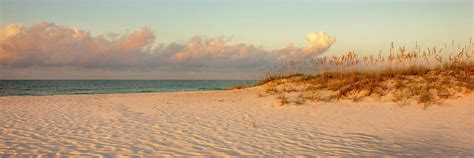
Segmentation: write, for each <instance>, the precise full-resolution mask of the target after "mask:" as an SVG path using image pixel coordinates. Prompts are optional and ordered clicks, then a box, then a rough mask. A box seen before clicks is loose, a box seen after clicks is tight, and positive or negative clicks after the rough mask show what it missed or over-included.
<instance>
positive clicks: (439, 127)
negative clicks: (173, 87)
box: [0, 88, 474, 157]
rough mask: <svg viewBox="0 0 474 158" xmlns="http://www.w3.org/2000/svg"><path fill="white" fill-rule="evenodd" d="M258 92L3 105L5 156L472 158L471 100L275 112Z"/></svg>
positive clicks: (5, 100)
mask: <svg viewBox="0 0 474 158" xmlns="http://www.w3.org/2000/svg"><path fill="white" fill-rule="evenodd" d="M260 91H263V90H262V89H259V88H251V89H244V90H229V91H212V92H178V93H142V94H138V93H137V94H101V95H62V96H9V97H0V154H4V155H9V154H19V155H23V154H26V155H46V156H52V155H82V156H134V155H145V156H154V155H159V156H166V155H218V156H219V155H222V156H223V155H231V156H252V155H263V156H275V155H281V156H297V155H302V156H305V155H372V156H373V155H379V156H381V155H392V156H411V155H416V156H436V157H438V156H451V155H464V156H474V132H473V131H474V130H473V128H474V106H473V103H474V96H473V95H472V94H471V95H468V96H465V97H462V98H458V99H456V100H448V101H446V102H444V103H443V104H442V105H433V106H431V107H429V108H428V109H426V110H424V109H423V108H422V106H421V105H420V106H415V105H411V106H408V107H398V106H397V105H396V104H395V103H390V102H368V101H363V102H358V103H353V102H350V101H338V102H330V103H317V104H316V103H309V102H307V103H305V105H301V106H282V107H280V106H273V105H276V104H278V103H277V102H278V101H277V99H275V97H276V96H269V97H257V93H259V92H260Z"/></svg>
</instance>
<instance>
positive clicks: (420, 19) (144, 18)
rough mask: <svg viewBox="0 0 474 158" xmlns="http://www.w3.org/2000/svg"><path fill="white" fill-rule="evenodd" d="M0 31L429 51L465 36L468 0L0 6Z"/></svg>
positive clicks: (103, 1)
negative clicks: (416, 45)
mask: <svg viewBox="0 0 474 158" xmlns="http://www.w3.org/2000/svg"><path fill="white" fill-rule="evenodd" d="M1 2H2V3H1V5H2V7H1V8H2V16H1V23H0V25H2V26H4V25H6V24H9V23H20V24H24V25H32V24H35V23H38V22H41V21H47V22H54V23H56V24H60V25H66V26H78V27H79V28H82V29H85V30H87V31H90V32H91V33H93V34H103V33H108V32H118V33H122V32H127V31H131V30H134V29H136V28H139V27H141V26H149V27H150V28H151V29H152V30H153V32H154V33H155V34H156V36H157V41H158V42H170V41H186V40H188V39H189V38H191V37H193V36H195V35H204V36H218V35H225V36H231V37H232V38H233V41H234V42H243V43H252V44H257V45H263V46H264V48H268V49H274V48H279V47H281V46H284V45H286V43H288V42H290V41H292V42H294V43H295V44H298V45H304V43H305V40H304V36H305V35H306V34H307V33H308V32H319V31H323V32H327V33H329V34H332V35H334V36H336V37H337V43H336V45H335V46H334V47H333V49H336V50H341V51H344V50H348V49H360V50H361V51H365V50H378V49H380V48H379V47H382V46H384V47H385V46H386V45H388V43H389V42H390V41H398V42H400V43H412V42H414V41H419V42H420V43H426V44H435V43H436V42H439V43H442V42H445V41H448V42H449V41H451V40H467V39H468V38H469V36H472V29H473V25H472V24H473V23H472V21H473V20H472V19H473V17H472V15H473V14H472V8H473V4H472V1H471V0H384V1H377V0H359V1H349V0H323V1H316V0H315V1H310V0H306V1H304V0H296V1H289V0H257V1H253V0H252V1H251V0H244V1H241V0H239V1H237V0H221V1H217V0H158V1H145V0H141V1H132V0H77V1H68V0H1Z"/></svg>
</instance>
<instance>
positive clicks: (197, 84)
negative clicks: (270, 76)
mask: <svg viewBox="0 0 474 158" xmlns="http://www.w3.org/2000/svg"><path fill="white" fill-rule="evenodd" d="M257 82H258V81H257V80H0V96H21V95H34V96H41V95H64V94H108V93H144V92H178V91H208V90H223V89H226V88H229V87H232V86H235V85H254V84H256V83H257Z"/></svg>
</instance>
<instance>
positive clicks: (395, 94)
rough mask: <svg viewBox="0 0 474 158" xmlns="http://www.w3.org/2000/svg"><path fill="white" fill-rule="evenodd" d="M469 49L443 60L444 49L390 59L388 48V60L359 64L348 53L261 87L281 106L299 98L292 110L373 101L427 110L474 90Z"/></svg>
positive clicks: (401, 50) (400, 54) (272, 77)
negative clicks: (420, 106)
mask: <svg viewBox="0 0 474 158" xmlns="http://www.w3.org/2000/svg"><path fill="white" fill-rule="evenodd" d="M471 45H474V43H472V42H471V43H470V45H469V46H466V47H465V48H462V49H460V50H459V51H458V53H456V54H454V55H449V57H448V58H447V59H446V58H445V57H444V56H443V54H441V51H443V49H437V48H436V47H435V48H432V49H430V48H428V50H427V51H423V52H422V51H421V48H419V47H418V46H417V49H414V50H413V51H410V52H409V51H406V48H405V47H401V48H399V52H398V53H395V54H393V53H392V51H393V49H394V47H393V44H392V45H391V49H390V54H389V56H388V57H383V55H382V54H381V53H379V55H378V57H373V56H372V55H371V56H368V57H362V58H360V57H359V56H358V55H356V54H355V53H354V52H349V53H348V54H346V55H344V56H342V57H335V56H333V57H332V58H330V59H328V58H327V57H325V58H319V59H317V60H313V62H311V63H312V64H313V65H311V67H313V68H317V70H316V73H306V74H303V73H290V74H289V75H281V74H279V75H268V76H267V77H266V78H265V79H264V80H262V81H261V82H260V85H263V86H264V87H266V93H267V94H270V95H275V94H278V95H279V96H280V97H278V99H280V100H281V103H282V105H284V104H288V102H289V101H288V98H287V97H281V96H284V94H291V93H301V94H300V95H299V96H298V98H300V101H298V103H297V104H303V103H304V100H310V101H315V102H318V101H331V100H334V99H350V100H352V101H354V102H357V101H360V100H362V99H364V98H366V97H369V96H374V97H375V98H379V99H383V98H386V99H387V98H391V99H389V100H391V101H393V102H396V103H398V104H399V105H400V106H406V105H408V104H409V103H410V102H414V103H418V104H423V105H424V107H427V106H428V105H430V104H434V103H440V102H442V100H444V99H449V98H453V97H455V96H456V94H459V93H470V92H471V91H472V90H474V62H473V61H471V55H472V54H473V50H472V49H471ZM361 59H362V60H361ZM374 67H376V68H378V69H374ZM322 94H325V95H322Z"/></svg>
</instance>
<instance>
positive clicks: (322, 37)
mask: <svg viewBox="0 0 474 158" xmlns="http://www.w3.org/2000/svg"><path fill="white" fill-rule="evenodd" d="M306 40H307V45H306V47H304V48H297V47H295V46H294V45H293V43H288V45H287V46H286V47H284V48H282V49H279V50H275V51H274V52H275V53H276V56H277V57H276V58H278V59H280V60H304V59H310V58H314V57H316V56H319V55H321V54H322V53H324V52H325V51H326V50H327V49H329V48H330V47H331V45H332V44H334V42H336V37H334V36H330V35H328V34H326V33H325V32H319V33H308V35H307V36H306Z"/></svg>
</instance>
